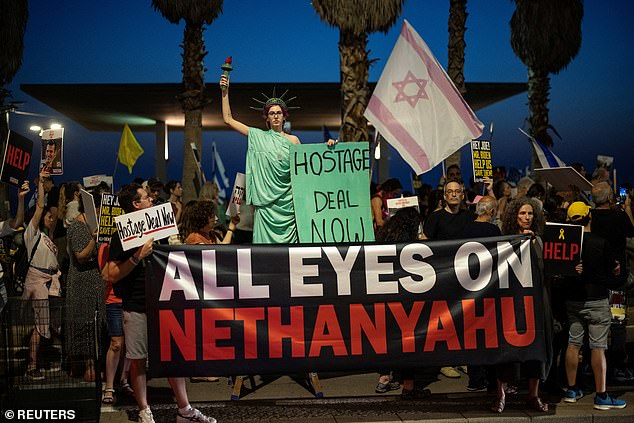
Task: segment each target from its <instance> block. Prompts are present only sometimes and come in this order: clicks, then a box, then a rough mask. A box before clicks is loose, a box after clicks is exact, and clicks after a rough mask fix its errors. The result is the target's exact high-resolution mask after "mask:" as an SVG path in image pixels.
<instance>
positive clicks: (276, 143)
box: [246, 128, 298, 244]
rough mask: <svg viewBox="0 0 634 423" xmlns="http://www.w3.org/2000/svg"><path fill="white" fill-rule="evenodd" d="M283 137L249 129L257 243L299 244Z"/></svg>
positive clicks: (250, 190)
mask: <svg viewBox="0 0 634 423" xmlns="http://www.w3.org/2000/svg"><path fill="white" fill-rule="evenodd" d="M291 145H292V143H291V141H289V140H288V138H286V137H285V136H284V135H282V134H280V133H278V132H275V131H273V130H268V131H264V130H261V129H257V128H249V134H248V147H247V162H246V179H247V193H246V195H247V203H249V204H253V205H254V206H255V216H254V222H253V243H254V244H290V243H296V242H298V237H297V226H296V225H295V208H294V207H293V192H292V190H291V172H290V147H291Z"/></svg>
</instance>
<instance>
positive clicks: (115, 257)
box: [108, 232, 145, 313]
mask: <svg viewBox="0 0 634 423" xmlns="http://www.w3.org/2000/svg"><path fill="white" fill-rule="evenodd" d="M136 251H137V248H131V249H129V250H127V251H124V250H123V246H122V245H121V239H120V238H119V232H115V233H113V234H112V238H111V239H110V251H109V255H108V260H109V261H120V262H122V261H126V260H128V259H129V258H130V257H132V255H134V253H135V252H136ZM113 289H114V291H115V295H117V296H120V298H121V299H122V300H123V309H124V310H126V311H134V312H137V313H145V260H141V262H140V263H139V264H137V265H136V266H134V269H132V271H131V272H130V273H129V274H128V275H127V276H126V277H124V278H123V279H121V280H120V281H118V282H116V283H114V284H113ZM119 294H121V295H119Z"/></svg>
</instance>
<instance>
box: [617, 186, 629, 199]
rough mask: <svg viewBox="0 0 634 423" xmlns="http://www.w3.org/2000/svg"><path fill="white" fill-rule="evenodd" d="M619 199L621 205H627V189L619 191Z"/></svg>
mask: <svg viewBox="0 0 634 423" xmlns="http://www.w3.org/2000/svg"><path fill="white" fill-rule="evenodd" d="M619 198H620V200H619V203H625V200H626V199H627V188H623V187H621V188H620V189H619Z"/></svg>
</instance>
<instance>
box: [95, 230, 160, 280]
mask: <svg viewBox="0 0 634 423" xmlns="http://www.w3.org/2000/svg"><path fill="white" fill-rule="evenodd" d="M153 242H154V238H150V239H148V240H147V241H146V242H145V244H143V245H142V246H140V247H139V248H137V250H136V252H135V253H134V255H133V256H132V257H130V258H129V259H128V260H124V261H114V260H112V261H108V263H107V264H106V266H105V268H104V270H103V272H102V275H103V274H105V275H107V278H108V279H109V280H110V281H111V282H112V283H117V282H119V281H120V280H121V279H123V278H125V277H126V276H128V275H129V274H130V272H132V270H133V269H134V268H135V267H136V266H137V262H138V261H141V260H143V259H144V258H146V257H147V256H149V255H150V254H152V243H153ZM135 260H136V262H135Z"/></svg>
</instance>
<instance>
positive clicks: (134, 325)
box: [123, 310, 148, 360]
mask: <svg viewBox="0 0 634 423" xmlns="http://www.w3.org/2000/svg"><path fill="white" fill-rule="evenodd" d="M123 334H124V337H125V356H126V358H129V359H130V360H141V359H144V358H147V355H148V354H147V350H148V347H147V315H146V314H145V313H137V312H135V311H125V310H123Z"/></svg>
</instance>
